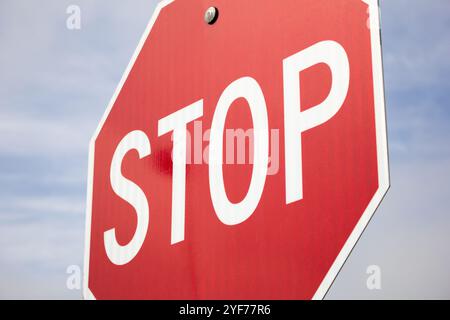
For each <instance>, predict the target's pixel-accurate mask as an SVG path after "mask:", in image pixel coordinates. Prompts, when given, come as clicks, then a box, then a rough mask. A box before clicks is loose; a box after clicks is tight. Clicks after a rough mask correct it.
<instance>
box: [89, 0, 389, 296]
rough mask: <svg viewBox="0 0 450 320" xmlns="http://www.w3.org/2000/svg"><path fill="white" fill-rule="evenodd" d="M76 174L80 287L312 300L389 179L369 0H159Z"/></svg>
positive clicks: (112, 292)
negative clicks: (81, 224) (82, 235)
mask: <svg viewBox="0 0 450 320" xmlns="http://www.w3.org/2000/svg"><path fill="white" fill-rule="evenodd" d="M88 175H89V176H88V199H87V200H88V201H87V224H86V225H87V232H86V256H85V260H86V261H85V279H84V281H85V283H84V295H85V297H86V298H101V299H109V298H125V299H128V298H129V299H311V298H322V297H323V296H324V295H325V293H326V292H327V290H328V288H329V287H330V285H331V283H332V282H333V280H334V278H335V277H336V275H337V273H338V271H339V270H340V268H341V267H342V265H343V263H344V261H345V259H346V258H347V256H348V255H349V253H350V251H351V250H352V248H353V246H354V245H355V243H356V241H357V240H358V238H359V236H360V235H361V233H362V231H363V229H364V228H365V226H366V225H367V223H368V222H369V220H370V218H371V216H372V214H373V213H374V211H375V209H376V207H377V206H378V204H379V203H380V201H381V200H382V198H383V196H384V194H385V193H386V191H387V189H388V187H389V176H388V160H387V142H386V125H385V111H384V93H383V77H382V61H381V48H380V36H379V18H378V5H377V1H376V0H335V1H328V0H286V1H269V0H247V1H239V0H214V1H200V0H186V1H180V0H176V1H163V2H161V3H160V4H159V5H158V6H157V8H156V11H155V13H154V15H153V17H152V19H151V20H150V22H149V24H148V26H147V28H146V31H145V33H144V35H143V36H142V39H141V41H140V43H139V45H138V47H137V49H136V51H135V54H134V55H133V57H132V59H131V62H130V64H129V66H128V68H127V69H126V71H125V73H124V75H123V77H122V80H121V82H120V84H119V86H118V88H117V90H116V92H115V94H114V96H113V98H112V99H111V102H110V104H109V106H108V108H107V110H106V112H105V114H104V116H103V118H102V120H101V122H100V124H99V126H98V129H97V131H96V132H95V134H94V136H93V138H92V140H91V144H90V157H89V173H88Z"/></svg>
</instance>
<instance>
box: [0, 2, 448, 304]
mask: <svg viewBox="0 0 450 320" xmlns="http://www.w3.org/2000/svg"><path fill="white" fill-rule="evenodd" d="M156 2H157V1H152V0H133V1H128V2H126V3H125V2H124V1H119V0H114V1H111V0H109V1H106V0H95V1H93V0H90V1H88V0H84V1H83V0H72V1H64V0H58V1H52V0H42V1H39V2H37V1H31V0H27V1H26V0H0V182H1V184H0V271H1V272H0V298H67V299H79V298H80V297H81V291H78V290H68V289H67V288H66V279H67V274H66V268H67V266H69V265H73V264H75V265H80V266H82V263H83V245H84V210H85V192H86V172H87V151H88V141H89V138H90V136H91V135H92V133H93V132H94V130H95V127H96V125H97V123H98V121H99V119H100V117H101V115H102V113H103V111H104V109H105V108H106V105H107V103H108V102H109V99H110V97H111V96H112V94H113V92H114V89H115V87H116V85H117V83H118V82H119V80H120V77H121V75H122V72H123V71H124V70H125V68H126V66H127V64H128V61H129V59H130V57H131V55H132V53H133V51H134V49H135V47H136V45H137V43H138V40H139V38H140V36H141V34H142V32H143V30H144V28H145V26H146V24H147V22H148V20H149V18H150V16H151V14H152V12H153V9H154V7H155V4H156ZM71 4H76V5H78V6H79V7H80V8H81V29H80V30H76V31H74V30H72V31H71V30H68V29H67V28H66V19H67V17H68V15H67V14H66V8H67V7H68V6H69V5H71ZM381 8H382V10H381V14H382V37H383V50H384V62H385V81H386V98H387V111H388V113H387V116H388V130H389V145H390V160H391V180H392V181H391V184H392V187H391V190H390V191H389V193H388V195H387V197H386V199H385V201H384V202H383V204H382V205H381V206H380V209H379V210H378V211H377V213H376V214H375V216H374V218H373V219H372V221H371V223H370V225H369V226H368V228H367V229H366V232H365V233H364V234H363V236H362V238H361V240H360V241H359V242H358V244H357V246H356V247H355V249H354V251H353V253H352V255H351V256H350V258H349V259H348V261H347V263H346V264H345V266H344V268H343V269H342V271H341V273H340V274H339V276H338V278H337V280H336V281H335V283H334V285H333V287H332V288H331V289H330V291H329V295H328V296H327V297H328V298H332V299H336V298H371V299H372V298H373V299H377V298H450V284H449V282H448V278H449V274H448V272H449V271H448V270H450V249H449V247H448V243H449V242H450V232H449V229H450V215H449V208H450V197H449V195H450V188H449V181H450V143H449V142H448V141H449V140H450V129H449V128H448V125H447V123H448V121H449V120H450V110H449V103H448V93H449V92H450V78H449V76H448V75H449V74H450V36H449V31H450V1H448V0H429V1H424V0H382V1H381ZM372 264H375V265H378V266H380V268H381V272H382V273H381V274H382V290H375V291H371V290H368V289H367V287H366V279H367V274H366V268H367V266H369V265H372Z"/></svg>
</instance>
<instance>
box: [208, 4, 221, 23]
mask: <svg viewBox="0 0 450 320" xmlns="http://www.w3.org/2000/svg"><path fill="white" fill-rule="evenodd" d="M218 17H219V10H217V8H216V7H209V8H208V9H207V10H206V12H205V22H206V23H207V24H214V23H215V22H216V21H217V18H218Z"/></svg>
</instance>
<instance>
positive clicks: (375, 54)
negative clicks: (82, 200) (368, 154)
mask: <svg viewBox="0 0 450 320" xmlns="http://www.w3.org/2000/svg"><path fill="white" fill-rule="evenodd" d="M173 1H174V0H163V1H161V2H159V3H158V4H157V6H156V8H155V11H154V13H153V15H152V17H151V19H150V22H149V23H148V25H147V27H146V29H145V31H144V34H143V35H142V37H141V39H140V41H139V44H138V46H137V48H136V50H135V51H134V54H133V56H132V58H131V60H130V62H129V64H128V66H127V68H126V69H125V72H124V73H123V75H122V78H121V80H120V82H119V84H118V86H117V88H116V90H115V91H114V95H113V96H112V98H111V100H110V102H109V104H108V107H107V109H106V111H105V112H104V114H103V116H102V118H101V120H100V123H99V125H98V126H97V129H96V130H95V133H94V135H93V136H92V138H91V140H90V142H89V160H88V182H87V200H86V227H85V228H86V230H85V254H84V278H83V297H84V299H89V300H91V299H95V296H94V295H93V293H92V292H91V290H90V289H89V287H88V283H89V257H90V240H91V217H92V213H91V208H92V192H93V177H94V152H95V140H96V139H97V137H98V135H99V133H100V130H101V128H102V127H103V124H104V123H105V121H106V119H107V117H108V115H109V113H110V111H111V109H112V107H113V105H114V103H115V101H116V99H117V97H118V95H119V93H120V91H121V90H122V87H123V85H124V83H125V81H126V79H127V78H128V75H129V73H130V72H131V69H132V68H133V66H134V63H135V61H136V59H137V57H138V56H139V53H140V51H141V49H142V47H143V46H144V44H145V41H146V40H147V38H148V36H149V35H150V31H151V29H152V28H153V25H154V24H155V22H156V19H157V18H158V16H159V14H160V12H161V10H162V9H163V8H164V7H165V6H167V5H169V4H170V3H172V2H173ZM361 1H363V2H364V3H366V4H368V5H369V19H370V30H371V43H372V69H373V81H374V98H375V121H376V133H377V157H378V185H379V187H378V190H377V192H376V193H375V195H374V197H373V198H372V200H371V201H370V203H369V205H368V206H367V208H366V210H365V211H364V213H363V215H362V217H361V219H360V220H359V221H358V223H357V225H356V227H355V228H354V229H353V231H352V233H351V235H350V237H349V238H348V239H347V241H346V243H345V245H344V247H343V248H342V249H341V251H340V253H339V255H338V257H337V258H336V260H335V261H334V263H333V265H332V266H331V268H330V270H329V271H328V273H327V274H326V276H325V278H324V279H323V280H322V283H321V284H320V286H319V288H318V289H317V291H316V293H315V294H314V296H313V299H315V300H317V299H323V298H324V296H325V295H326V293H327V292H328V290H329V288H330V287H331V285H332V284H333V282H334V279H335V278H336V276H337V274H338V273H339V271H340V270H341V268H342V266H343V265H344V263H345V261H346V259H347V258H348V256H349V255H350V253H351V251H352V250H353V248H354V246H355V245H356V243H357V241H358V239H359V237H360V236H361V234H362V233H363V231H364V229H365V228H366V226H367V224H368V223H369V221H370V219H371V218H372V216H373V214H374V213H375V210H376V209H377V207H378V205H379V204H380V203H381V201H382V199H383V197H384V195H385V194H386V192H387V190H388V189H389V163H388V147H387V131H386V115H385V100H384V80H383V64H382V56H381V38H380V21H379V10H378V8H379V7H378V0H361Z"/></svg>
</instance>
